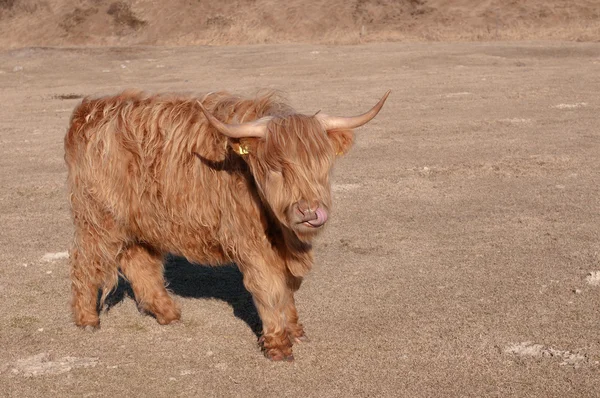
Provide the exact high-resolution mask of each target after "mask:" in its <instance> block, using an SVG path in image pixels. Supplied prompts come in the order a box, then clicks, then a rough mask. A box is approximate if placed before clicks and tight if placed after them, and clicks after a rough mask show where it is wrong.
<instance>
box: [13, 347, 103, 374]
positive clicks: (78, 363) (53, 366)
mask: <svg viewBox="0 0 600 398" xmlns="http://www.w3.org/2000/svg"><path fill="white" fill-rule="evenodd" d="M97 364H98V358H77V357H62V358H57V359H53V358H52V357H51V356H50V354H48V353H47V352H43V353H41V354H37V355H33V356H31V357H28V358H24V359H19V360H17V361H15V362H14V363H13V364H10V365H9V366H8V368H9V369H10V371H11V373H12V374H14V375H21V376H23V377H37V376H44V375H57V374H61V373H67V372H70V371H71V370H73V369H76V368H90V367H94V366H96V365H97Z"/></svg>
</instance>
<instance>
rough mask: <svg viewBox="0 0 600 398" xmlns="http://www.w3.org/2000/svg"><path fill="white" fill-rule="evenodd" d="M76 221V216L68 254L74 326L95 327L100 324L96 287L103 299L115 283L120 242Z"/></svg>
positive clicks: (86, 224)
mask: <svg viewBox="0 0 600 398" xmlns="http://www.w3.org/2000/svg"><path fill="white" fill-rule="evenodd" d="M78 221H80V220H77V219H76V234H75V240H74V242H73V246H72V247H71V250H70V255H69V262H70V266H71V293H72V299H71V307H72V310H73V316H74V320H75V324H76V325H77V326H80V327H84V328H87V327H91V328H97V327H99V326H100V319H99V317H98V310H99V305H98V291H99V289H103V290H104V294H103V295H102V299H104V298H105V297H106V295H107V294H108V292H109V291H110V290H111V289H112V288H113V287H114V286H115V285H116V283H117V280H118V271H117V266H116V258H117V255H118V252H119V250H120V244H119V243H118V241H117V240H114V239H109V238H107V236H104V235H100V234H98V232H97V231H98V228H93V227H91V226H90V224H88V223H85V222H78ZM104 231H106V230H104Z"/></svg>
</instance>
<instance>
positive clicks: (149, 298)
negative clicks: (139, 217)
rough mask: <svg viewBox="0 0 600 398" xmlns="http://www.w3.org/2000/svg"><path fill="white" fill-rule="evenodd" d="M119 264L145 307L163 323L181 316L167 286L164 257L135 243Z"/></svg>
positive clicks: (144, 308) (165, 323) (140, 304)
mask: <svg viewBox="0 0 600 398" xmlns="http://www.w3.org/2000/svg"><path fill="white" fill-rule="evenodd" d="M119 263H120V266H121V271H122V272H123V274H124V275H125V277H126V278H127V279H128V280H129V282H130V283H131V288H132V289H133V292H134V294H135V298H136V300H137V302H138V305H139V307H140V309H141V310H143V311H145V312H149V313H151V314H153V315H154V316H155V317H156V320H157V321H158V323H160V324H161V325H167V324H169V323H171V322H173V321H176V320H179V319H180V317H181V312H180V310H179V308H178V306H177V305H176V304H175V302H174V301H173V299H172V298H171V297H170V296H169V293H168V292H167V289H166V288H165V280H164V273H163V258H162V256H160V255H158V254H156V253H153V252H152V251H151V250H150V249H148V248H146V247H142V246H140V245H133V246H130V247H128V248H127V249H126V250H125V252H124V253H123V254H122V256H121V258H120V261H119Z"/></svg>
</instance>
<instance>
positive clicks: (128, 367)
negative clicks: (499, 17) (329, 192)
mask: <svg viewBox="0 0 600 398" xmlns="http://www.w3.org/2000/svg"><path fill="white" fill-rule="evenodd" d="M0 87H1V94H2V95H1V96H0V151H1V153H0V170H1V174H0V225H1V232H0V347H2V348H1V349H0V395H1V396H7V397H39V396H79V397H81V396H87V397H91V396H117V395H119V396H140V397H142V396H144V397H150V396H202V397H211V396H215V397H216V396H239V397H251V396H257V397H269V396H303V397H367V396H371V397H375V396H382V397H392V396H406V397H432V396H445V397H452V396H473V397H482V396H536V397H565V396H571V397H575V396H576V397H593V396H598V394H599V393H600V375H599V372H600V366H599V361H600V338H599V331H600V286H599V285H600V232H599V231H600V174H599V172H598V170H600V156H599V155H600V133H599V130H598V126H599V124H600V116H599V114H600V112H599V111H600V103H599V102H598V92H600V45H599V44H593V43H579V44H577V43H535V42H520V43H494V44H490V43H463V44H458V43H454V44H452V43H446V44H444V43H436V44H390V43H388V44H369V45H359V46H348V47H329V46H316V45H295V46H289V45H266V46H257V47H256V46H255V47H253V46H238V47H235V46H234V47H193V48H162V47H157V48H135V49H131V48H119V49H114V48H113V49H62V50H59V49H21V50H13V51H4V52H0ZM126 87H139V88H143V89H146V90H150V91H208V90H215V89H229V90H231V91H234V92H239V93H242V94H253V93H254V92H255V91H256V90H257V89H258V88H262V87H267V88H275V89H280V90H282V91H284V93H285V94H287V97H288V98H289V101H290V103H292V104H293V105H294V106H296V108H297V109H298V110H300V111H303V112H306V113H314V112H316V111H317V110H319V109H322V110H323V111H324V112H327V113H337V114H354V113H357V112H359V111H362V110H364V109H366V108H367V107H369V106H371V105H372V104H373V103H374V102H375V101H376V100H377V99H378V98H379V97H380V96H381V95H382V94H383V93H384V92H385V90H387V89H388V88H391V89H392V90H393V93H392V96H391V97H390V98H389V100H388V103H387V104H386V106H385V107H384V109H383V111H382V112H381V113H380V115H379V116H378V117H377V118H376V119H375V120H374V121H373V122H372V123H371V124H369V125H368V126H367V127H364V128H362V129H360V130H359V131H358V142H357V144H356V146H355V148H354V149H353V151H352V152H351V153H350V154H349V155H348V156H347V157H345V158H344V159H342V160H341V161H340V162H339V164H338V165H337V168H336V171H335V174H336V175H335V178H334V181H335V183H334V185H333V190H334V193H335V198H336V202H335V203H336V206H335V209H334V212H335V214H334V216H333V218H332V219H331V221H330V223H329V227H328V229H327V231H326V232H325V233H324V235H323V236H322V237H321V239H320V240H319V241H318V249H317V264H316V268H315V269H314V271H313V272H312V273H311V274H310V275H309V277H308V278H307V279H306V282H305V284H304V285H303V287H302V289H301V290H300V292H299V294H298V295H297V300H298V307H299V311H300V314H301V318H302V321H303V322H304V324H305V326H306V330H307V333H308V334H309V336H310V337H311V339H312V341H311V342H310V343H306V344H302V345H299V346H296V347H295V356H296V361H295V362H294V363H272V362H270V361H268V360H266V359H265V358H264V357H263V356H262V355H261V353H260V351H259V349H258V347H257V344H256V337H255V335H254V333H253V331H252V324H253V322H254V321H255V320H256V319H255V318H256V314H255V313H254V312H253V308H252V303H251V302H250V298H249V296H248V293H247V292H246V291H245V290H244V289H243V287H242V285H241V279H240V275H239V272H237V271H236V270H235V269H234V268H218V269H207V268H203V267H199V266H192V265H190V264H187V263H185V262H184V261H182V260H172V261H171V262H170V264H169V265H168V268H167V275H168V279H169V281H170V284H171V289H172V290H173V292H174V294H175V295H176V297H177V299H178V301H179V302H180V303H181V305H182V307H183V321H182V323H180V324H178V325H173V326H166V327H162V326H159V325H158V324H157V323H156V322H155V321H154V320H153V319H152V318H150V317H148V316H143V315H141V314H139V313H138V311H137V310H136V306H135V303H134V301H133V300H132V299H131V298H130V297H129V296H128V294H127V293H128V292H127V290H126V289H123V290H121V291H120V292H118V294H116V295H115V296H114V297H113V303H112V304H113V305H112V307H111V309H110V311H108V312H107V313H104V314H103V315H102V317H101V321H102V328H101V329H100V330H99V331H98V332H95V333H90V332H85V331H81V330H77V329H76V328H75V326H74V325H73V324H72V322H71V318H70V317H71V314H70V311H69V308H68V301H69V294H70V291H69V279H68V273H69V270H68V267H67V260H66V254H65V253H64V252H65V251H66V250H67V249H68V245H69V242H70V237H71V234H72V226H71V221H70V216H69V212H68V205H67V198H66V189H65V178H66V170H65V166H64V162H63V144H62V139H63V136H64V133H65V131H66V126H67V123H68V119H69V116H70V112H71V110H72V109H73V107H74V106H75V104H76V103H77V101H78V99H77V97H79V96H81V95H88V94H105V93H114V92H116V91H117V90H120V89H122V88H126Z"/></svg>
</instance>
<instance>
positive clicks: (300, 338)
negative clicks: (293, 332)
mask: <svg viewBox="0 0 600 398" xmlns="http://www.w3.org/2000/svg"><path fill="white" fill-rule="evenodd" d="M293 338H294V342H295V343H298V344H300V343H308V342H310V339H309V338H308V336H307V335H305V334H302V335H301V336H293Z"/></svg>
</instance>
